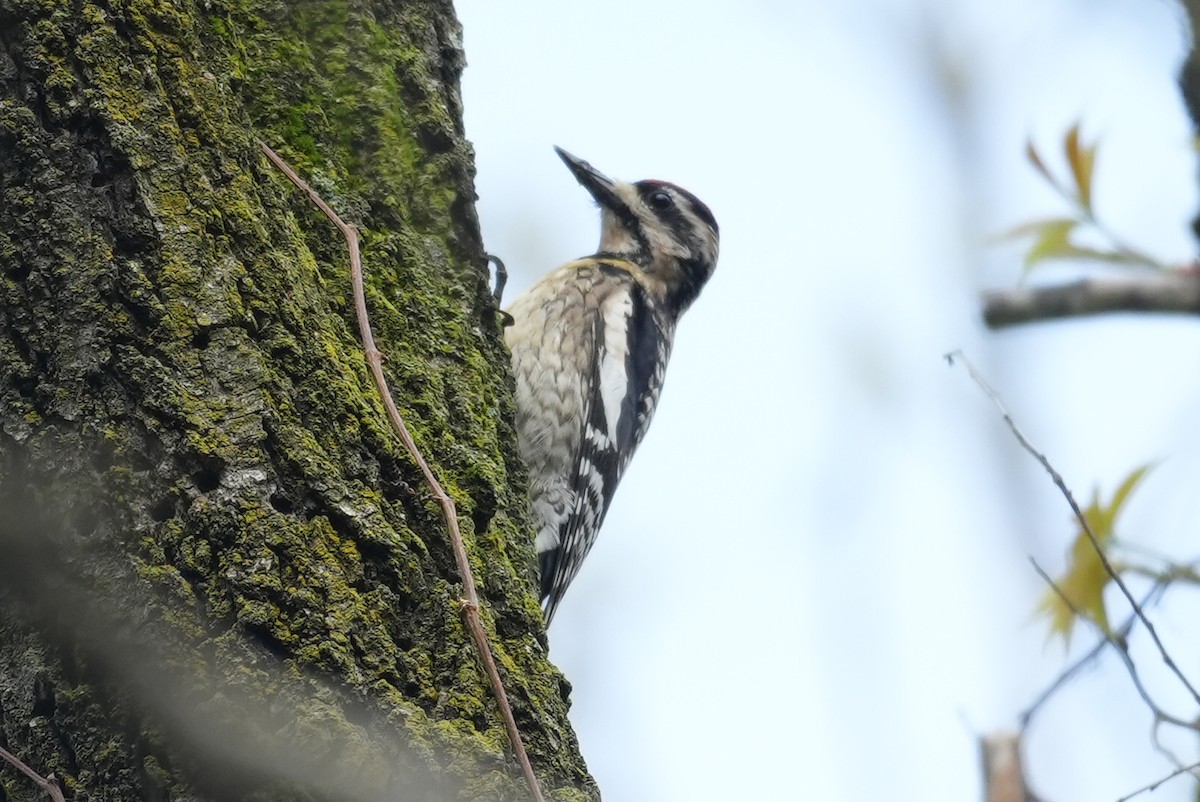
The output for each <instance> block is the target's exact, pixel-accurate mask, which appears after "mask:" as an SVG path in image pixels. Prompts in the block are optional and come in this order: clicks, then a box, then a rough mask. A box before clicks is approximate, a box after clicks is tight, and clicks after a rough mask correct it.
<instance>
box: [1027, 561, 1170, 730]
mask: <svg viewBox="0 0 1200 802" xmlns="http://www.w3.org/2000/svg"><path fill="white" fill-rule="evenodd" d="M1034 569H1035V570H1038V571H1039V572H1040V570H1041V569H1039V568H1038V566H1037V563H1034ZM1162 591H1163V586H1162V585H1155V586H1154V587H1153V588H1151V589H1150V592H1149V593H1147V594H1146V596H1145V597H1144V598H1143V599H1142V607H1143V609H1144V608H1145V607H1146V606H1147V605H1148V604H1150V603H1151V601H1152V600H1153V599H1154V597H1155V596H1156V595H1157V594H1159V593H1161V592H1162ZM1137 620H1138V618H1137V615H1130V616H1129V617H1128V618H1127V619H1125V622H1124V623H1123V624H1121V626H1120V627H1118V628H1117V630H1116V632H1115V634H1114V636H1113V638H1114V639H1116V641H1117V643H1118V644H1120V643H1124V642H1125V639H1126V638H1127V637H1129V633H1130V632H1131V631H1132V630H1133V625H1134V624H1135V623H1137ZM1110 645H1112V641H1111V640H1110V639H1109V638H1107V637H1102V638H1101V639H1100V640H1099V641H1097V642H1096V645H1095V646H1093V647H1092V648H1091V649H1089V650H1088V652H1087V654H1085V655H1083V656H1082V657H1080V658H1079V659H1078V660H1076V661H1075V662H1074V663H1072V664H1071V666H1070V667H1068V668H1067V669H1066V670H1065V671H1063V672H1062V673H1060V674H1059V675H1058V678H1057V679H1055V680H1054V682H1052V683H1051V684H1050V686H1049V687H1048V688H1046V689H1045V690H1044V691H1042V692H1041V693H1040V694H1038V697H1037V699H1035V700H1034V702H1033V704H1031V705H1030V706H1029V707H1028V708H1026V710H1025V712H1024V713H1022V714H1021V721H1020V726H1021V732H1022V733H1023V732H1025V730H1026V729H1028V727H1029V724H1030V722H1031V721H1032V720H1033V717H1034V716H1036V715H1037V714H1038V711H1040V710H1041V708H1042V706H1043V705H1045V704H1046V702H1048V701H1049V700H1050V698H1051V697H1053V696H1054V694H1055V693H1057V692H1058V690H1059V689H1060V688H1062V686H1064V685H1066V684H1067V683H1068V682H1070V681H1071V679H1073V678H1074V677H1075V675H1076V674H1078V673H1079V672H1080V671H1082V670H1083V669H1084V668H1085V667H1086V666H1087V665H1088V664H1089V663H1091V662H1092V661H1094V660H1095V659H1096V657H1097V656H1099V654H1100V652H1102V651H1104V647H1105V646H1110Z"/></svg>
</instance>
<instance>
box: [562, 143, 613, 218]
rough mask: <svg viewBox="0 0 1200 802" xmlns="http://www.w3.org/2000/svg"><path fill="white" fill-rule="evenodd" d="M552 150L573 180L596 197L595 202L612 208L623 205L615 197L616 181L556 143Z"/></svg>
mask: <svg viewBox="0 0 1200 802" xmlns="http://www.w3.org/2000/svg"><path fill="white" fill-rule="evenodd" d="M554 152H555V153H557V154H558V158H560V159H562V160H563V163H564V164H566V165H567V167H568V168H570V170H571V172H572V174H574V176H575V180H576V181H578V182H579V183H580V184H582V185H583V188H584V189H586V190H587V191H588V192H590V193H591V195H592V197H593V198H595V199H596V203H599V204H600V205H601V206H603V207H605V208H606V209H613V210H616V209H617V208H619V207H621V206H623V205H624V204H623V203H622V202H621V199H620V198H618V197H617V193H616V190H615V188H616V182H614V181H613V180H612V179H611V178H609V177H608V176H606V175H605V174H604V173H602V172H600V171H599V170H597V169H596V168H595V167H593V166H592V165H590V164H588V163H587V162H585V161H584V160H583V159H581V158H579V157H578V156H572V155H571V154H570V153H567V152H566V151H565V150H563V149H562V148H560V147H558V146H557V145H555V146H554Z"/></svg>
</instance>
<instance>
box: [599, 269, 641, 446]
mask: <svg viewBox="0 0 1200 802" xmlns="http://www.w3.org/2000/svg"><path fill="white" fill-rule="evenodd" d="M632 314H633V297H632V296H631V295H630V293H629V291H628V290H627V289H625V288H622V289H621V290H620V291H618V292H614V293H613V294H612V295H610V296H609V297H608V298H606V299H605V300H604V304H603V306H602V308H601V318H600V319H601V320H603V321H604V330H603V331H602V332H601V338H602V342H601V344H600V370H599V374H600V387H599V390H600V400H601V401H602V402H603V404H604V422H605V424H606V425H607V428H608V431H607V432H602V433H598V434H603V435H604V436H605V437H606V439H607V444H611V443H613V442H615V441H616V436H617V422H618V421H619V420H620V419H621V407H622V406H624V404H625V398H626V396H627V395H628V394H629V366H628V365H627V364H626V358H627V357H628V356H629V326H628V323H629V318H630V316H631V315H632ZM588 434H589V436H590V435H591V434H592V432H588Z"/></svg>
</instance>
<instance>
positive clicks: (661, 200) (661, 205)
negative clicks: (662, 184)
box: [650, 192, 675, 211]
mask: <svg viewBox="0 0 1200 802" xmlns="http://www.w3.org/2000/svg"><path fill="white" fill-rule="evenodd" d="M650 205H651V206H653V207H654V208H655V209H658V210H659V211H662V210H663V209H670V208H671V207H672V206H674V205H675V201H673V200H672V199H671V196H670V195H668V194H667V193H665V192H655V193H654V194H653V195H651V196H650Z"/></svg>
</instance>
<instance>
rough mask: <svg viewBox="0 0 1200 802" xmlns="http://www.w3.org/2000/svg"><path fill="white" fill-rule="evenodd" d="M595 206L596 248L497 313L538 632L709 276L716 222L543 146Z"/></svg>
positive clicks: (582, 550)
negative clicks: (525, 499) (528, 524)
mask: <svg viewBox="0 0 1200 802" xmlns="http://www.w3.org/2000/svg"><path fill="white" fill-rule="evenodd" d="M556 150H557V151H558V155H559V156H560V157H561V158H562V160H563V161H564V162H565V163H566V165H567V167H569V168H570V169H571V172H572V173H574V175H575V177H576V179H577V180H578V181H579V183H580V184H582V185H583V186H584V188H586V189H587V190H588V192H590V193H591V195H592V197H593V198H595V199H596V202H597V203H599V204H600V209H601V213H602V224H601V236H600V248H599V250H598V251H597V252H596V254H594V255H593V256H588V257H585V258H583V259H578V260H576V261H573V262H568V263H567V264H565V265H563V266H562V267H560V268H558V269H557V270H554V271H552V272H551V273H549V274H548V275H546V276H544V277H543V278H542V279H541V280H540V281H538V282H537V283H536V284H534V285H533V287H532V288H530V289H529V291H528V292H526V293H525V294H524V295H522V296H521V297H520V298H518V299H517V300H516V301H515V302H514V303H513V305H512V306H511V307H510V308H509V310H508V311H509V313H510V314H511V315H512V318H513V325H512V326H510V327H509V328H508V329H507V333H506V339H507V341H508V346H509V348H510V349H511V350H512V364H513V373H514V374H515V376H516V383H517V436H518V440H519V445H520V450H521V456H522V457H523V458H524V460H525V462H526V464H527V465H528V466H529V475H530V477H529V478H530V496H531V505H532V510H533V514H534V518H535V521H536V523H537V526H538V534H537V550H538V562H539V567H540V570H541V595H542V601H543V604H544V607H545V613H546V623H547V624H549V623H550V620H551V619H552V618H553V616H554V611H555V610H556V609H557V607H558V604H559V602H560V601H561V600H562V596H563V593H564V592H565V591H566V589H567V586H568V585H570V584H571V580H573V579H574V578H575V575H576V574H577V573H578V571H579V567H580V565H582V563H583V559H584V557H586V556H587V553H588V551H590V550H591V548H592V545H593V543H595V540H596V534H597V532H598V531H599V529H600V525H601V523H602V522H603V521H604V515H605V513H606V512H607V511H608V507H609V504H610V503H611V502H612V498H613V493H614V491H615V490H616V487H617V483H618V482H619V481H620V479H621V474H622V473H623V472H624V470H625V467H626V466H627V465H628V464H629V460H630V458H631V457H632V456H633V452H634V450H635V449H636V448H637V446H638V444H639V443H640V442H641V441H642V438H643V437H644V436H645V434H646V429H647V427H648V426H649V425H650V419H651V417H652V416H653V414H654V408H655V406H656V405H657V403H658V396H659V393H660V392H661V390H662V384H663V377H664V375H665V373H666V368H667V359H668V358H669V357H670V354H671V345H672V343H673V341H674V337H675V326H676V323H678V321H679V317H680V316H681V315H682V314H683V313H684V311H685V310H686V309H687V308H688V307H689V306H690V305H691V303H692V302H693V301H694V300H695V299H696V297H697V296H698V295H699V293H700V290H701V288H702V287H703V286H704V283H705V282H706V281H707V280H708V278H709V276H710V275H712V271H713V269H714V268H715V267H716V262H717V250H718V230H717V222H716V220H715V219H714V218H713V215H712V212H711V211H709V209H708V207H707V206H705V205H704V204H703V203H702V202H701V201H700V200H699V199H697V198H696V197H695V196H694V195H692V194H691V193H690V192H687V191H686V190H683V189H681V188H679V187H677V186H675V185H674V184H669V183H666V182H663V181H639V182H637V183H636V184H627V183H623V182H619V181H613V180H612V179H610V178H608V177H606V176H604V175H603V174H601V173H600V172H599V171H597V170H596V169H595V168H593V167H592V166H591V165H589V164H588V163H587V162H585V161H583V160H581V159H578V158H576V157H574V156H572V155H571V154H569V153H567V152H566V151H563V150H561V149H558V148H556Z"/></svg>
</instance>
